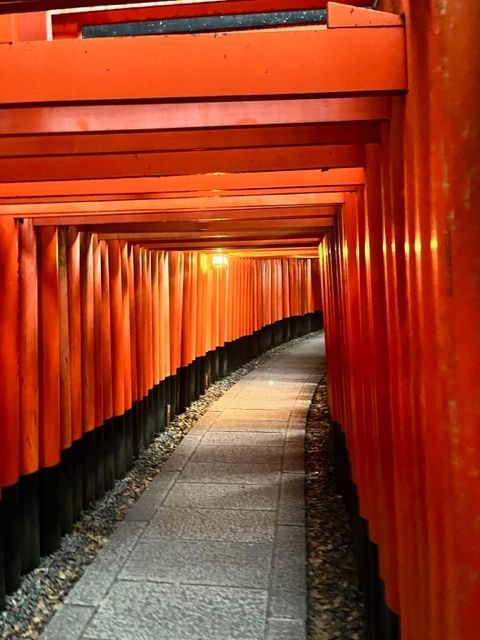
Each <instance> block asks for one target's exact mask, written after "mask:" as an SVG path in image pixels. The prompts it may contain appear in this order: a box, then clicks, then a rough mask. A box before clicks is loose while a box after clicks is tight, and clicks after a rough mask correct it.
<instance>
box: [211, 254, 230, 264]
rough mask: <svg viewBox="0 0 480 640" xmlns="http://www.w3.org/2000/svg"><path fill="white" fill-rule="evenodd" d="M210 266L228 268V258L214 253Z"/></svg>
mask: <svg viewBox="0 0 480 640" xmlns="http://www.w3.org/2000/svg"><path fill="white" fill-rule="evenodd" d="M212 266H214V267H228V256H226V255H225V254H224V253H214V254H213V256H212Z"/></svg>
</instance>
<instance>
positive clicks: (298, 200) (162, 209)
mask: <svg viewBox="0 0 480 640" xmlns="http://www.w3.org/2000/svg"><path fill="white" fill-rule="evenodd" d="M344 201H345V197H344V194H343V193H341V192H333V193H302V194H286V195H284V194H280V195H245V196H221V195H210V196H208V197H203V198H189V197H184V198H175V199H173V200H168V199H162V198H158V199H152V200H118V201H116V200H111V201H109V200H105V201H102V202H97V201H92V202H69V203H50V204H27V205H2V206H0V215H1V214H6V215H10V216H16V217H19V216H21V217H32V216H38V215H43V216H55V215H56V216H58V215H68V214H82V215H88V214H91V215H98V214H100V213H115V214H117V213H122V212H123V213H127V214H132V212H137V213H141V212H143V213H150V214H152V215H158V214H161V213H174V212H180V211H194V212H196V213H197V215H204V214H206V213H208V212H209V211H210V212H215V211H226V210H228V209H241V210H243V211H245V210H247V209H250V210H257V209H260V210H261V209H266V208H268V207H274V208H279V207H292V206H294V207H298V206H311V207H316V206H320V205H335V204H342V203H343V202H344Z"/></svg>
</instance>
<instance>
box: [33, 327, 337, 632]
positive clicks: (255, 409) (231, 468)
mask: <svg viewBox="0 0 480 640" xmlns="http://www.w3.org/2000/svg"><path fill="white" fill-rule="evenodd" d="M323 353H324V345H323V337H322V336H320V334H316V335H315V336H313V337H310V338H308V339H307V340H304V341H302V342H299V343H297V344H296V345H292V346H290V347H288V348H287V349H285V350H283V351H281V352H279V353H276V354H273V355H272V356H270V357H269V358H268V359H266V361H265V362H263V363H262V364H261V365H260V366H258V367H257V368H256V369H255V370H254V371H252V372H251V373H249V374H247V375H246V376H245V377H244V378H242V380H241V381H240V382H238V383H237V384H236V385H234V386H233V387H231V388H230V389H229V390H228V391H227V392H226V393H225V394H224V396H222V398H221V399H220V400H218V401H217V402H216V403H214V404H213V405H212V406H211V407H210V409H209V411H208V412H207V413H206V414H205V415H204V416H202V418H201V419H200V420H199V421H198V422H197V424H196V425H195V426H194V427H193V429H192V430H191V431H190V432H189V434H188V435H187V436H186V437H185V438H184V439H183V440H182V442H181V443H180V445H179V446H178V448H177V449H176V451H175V452H174V453H173V454H172V456H171V457H170V459H169V460H168V462H167V463H166V464H165V465H164V467H163V469H162V471H161V472H160V473H159V474H158V475H157V477H156V478H155V479H154V481H153V482H152V484H151V486H150V487H149V489H148V490H147V491H146V492H145V493H144V494H143V495H142V497H141V498H140V500H139V501H138V502H137V503H136V504H135V506H134V507H133V508H132V509H131V511H130V512H129V514H128V515H127V518H126V520H125V521H124V522H122V523H120V524H119V525H118V527H117V529H116V531H115V533H114V534H113V535H112V537H111V538H110V539H109V541H108V542H107V544H106V545H105V547H103V549H102V550H101V551H100V552H99V554H98V556H97V558H96V559H95V561H94V562H93V564H92V565H90V566H89V568H88V569H87V571H86V572H85V574H84V576H83V577H82V578H81V579H80V580H79V582H78V583H77V584H76V585H75V587H74V588H73V590H72V591H71V592H70V594H69V596H68V598H67V600H66V603H65V604H64V605H63V606H62V607H61V608H60V610H59V611H58V612H57V613H56V615H55V616H54V618H53V619H52V620H51V622H50V623H49V625H48V626H47V628H46V630H45V631H44V633H43V634H42V636H41V638H42V639H43V640H52V639H55V640H227V639H232V640H233V639H238V640H305V638H306V631H305V625H306V552H305V511H304V451H303V443H304V434H305V420H306V416H307V412H308V408H309V406H310V401H311V397H312V394H313V392H314V390H315V387H316V383H317V381H318V378H319V376H320V374H321V372H322V362H323V359H322V356H323Z"/></svg>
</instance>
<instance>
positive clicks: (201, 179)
mask: <svg viewBox="0 0 480 640" xmlns="http://www.w3.org/2000/svg"><path fill="white" fill-rule="evenodd" d="M364 182H365V172H364V169H363V168H361V167H354V168H348V169H331V170H329V171H322V170H318V169H309V170H299V171H272V172H257V173H250V172H246V173H231V174H228V173H225V174H220V175H212V174H205V175H185V176H164V177H160V178H157V177H147V178H121V179H108V180H63V181H51V182H17V181H15V182H12V183H3V184H2V183H1V182H0V198H4V199H5V198H8V199H10V198H11V199H14V198H18V197H31V198H45V197H47V198H48V197H55V198H59V199H60V198H61V197H62V196H66V197H71V196H82V197H85V196H86V197H88V196H91V197H92V198H96V197H98V196H118V195H126V196H129V197H130V196H133V197H134V198H135V197H136V196H138V197H141V196H144V195H145V194H155V195H156V197H158V196H159V195H160V194H162V193H176V194H177V195H180V193H182V192H183V195H187V194H191V193H192V192H196V191H210V192H212V193H220V192H222V191H224V190H227V189H249V190H252V189H273V188H282V187H289V188H291V187H299V188H312V190H315V187H326V186H329V187H347V186H351V187H356V186H357V185H361V184H363V183H364Z"/></svg>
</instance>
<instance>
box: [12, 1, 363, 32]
mask: <svg viewBox="0 0 480 640" xmlns="http://www.w3.org/2000/svg"><path fill="white" fill-rule="evenodd" d="M6 1H8V0H6ZM10 1H11V0H10ZM18 1H20V0H18ZM35 1H36V2H39V1H41V0H35ZM43 1H44V2H45V1H46V0H43ZM52 1H53V2H58V1H60V0H52ZM64 1H65V0H64ZM68 1H69V0H67V2H68ZM71 1H75V0H71ZM76 1H77V2H78V0H76ZM327 1H328V0H275V1H272V0H230V1H224V2H186V3H183V2H182V3H179V2H178V3H173V4H168V5H155V6H151V7H128V8H121V9H110V10H109V11H108V10H107V11H82V12H75V13H59V14H53V15H52V29H53V35H54V37H59V38H62V37H63V38H65V37H78V35H79V33H80V31H81V29H82V27H84V26H93V25H98V24H101V25H104V24H118V23H122V22H144V21H146V20H175V19H178V18H194V17H197V16H223V15H239V14H248V13H263V12H270V11H295V10H296V11H298V10H302V9H324V8H325V7H326V6H327ZM23 2H25V0H23ZM30 2H32V0H30ZM344 2H345V4H356V5H358V6H368V5H369V4H370V2H371V0H344ZM92 3H93V0H92ZM89 4H90V3H89V2H88V0H87V1H86V2H82V6H89ZM112 4H113V2H112ZM107 5H108V2H107ZM0 6H2V5H1V4H0Z"/></svg>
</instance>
